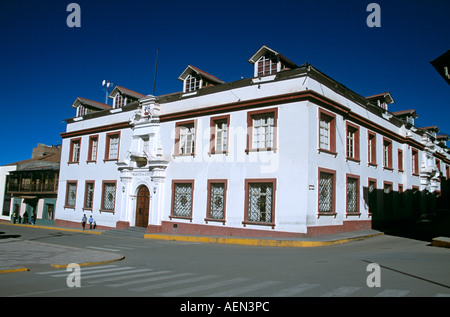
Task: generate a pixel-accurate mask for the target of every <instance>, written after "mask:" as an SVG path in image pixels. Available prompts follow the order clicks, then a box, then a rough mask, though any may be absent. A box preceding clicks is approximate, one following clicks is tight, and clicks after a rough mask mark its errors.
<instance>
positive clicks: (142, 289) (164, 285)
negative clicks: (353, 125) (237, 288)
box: [130, 275, 219, 292]
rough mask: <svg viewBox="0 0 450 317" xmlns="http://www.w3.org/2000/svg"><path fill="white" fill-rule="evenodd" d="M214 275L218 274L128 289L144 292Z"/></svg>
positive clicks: (201, 279)
mask: <svg viewBox="0 0 450 317" xmlns="http://www.w3.org/2000/svg"><path fill="white" fill-rule="evenodd" d="M216 277H219V276H218V275H203V276H199V277H193V278H187V279H184V280H177V281H172V282H165V283H159V284H153V285H149V286H143V287H137V288H131V289H130V291H135V292H145V291H150V290H155V289H160V288H164V287H170V286H178V285H182V284H187V283H194V282H200V281H204V280H208V279H211V278H216Z"/></svg>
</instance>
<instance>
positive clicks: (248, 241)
mask: <svg viewBox="0 0 450 317" xmlns="http://www.w3.org/2000/svg"><path fill="white" fill-rule="evenodd" d="M382 234H383V233H382V232H380V233H375V234H371V235H367V236H361V237H355V238H346V239H339V240H331V241H305V240H276V239H255V238H229V237H195V236H178V235H170V234H145V235H144V238H145V239H155V240H170V241H184V242H203V243H222V244H238V245H252V246H265V247H297V248H298V247H302V248H310V247H321V246H330V245H337V244H343V243H348V242H350V241H358V240H362V239H366V238H370V237H374V236H378V235H382Z"/></svg>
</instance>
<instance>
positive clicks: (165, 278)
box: [107, 271, 194, 287]
mask: <svg viewBox="0 0 450 317" xmlns="http://www.w3.org/2000/svg"><path fill="white" fill-rule="evenodd" d="M165 273H172V272H171V271H159V272H153V275H158V274H165ZM193 274H194V273H180V274H172V275H166V276H159V277H153V278H148V279H144V280H137V281H128V282H124V283H117V284H109V285H107V286H109V287H122V286H127V285H133V284H139V283H151V282H156V281H160V280H169V279H172V278H177V277H182V276H187V275H193ZM149 275H150V274H149Z"/></svg>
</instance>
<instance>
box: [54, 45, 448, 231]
mask: <svg viewBox="0 0 450 317" xmlns="http://www.w3.org/2000/svg"><path fill="white" fill-rule="evenodd" d="M249 62H250V63H251V64H253V65H254V77H252V78H248V79H242V80H238V81H234V82H230V83H225V82H223V81H221V80H220V79H218V78H217V77H215V76H213V75H211V74H208V73H206V72H204V71H202V70H199V69H198V68H196V67H193V66H190V65H189V66H188V67H187V68H186V69H185V71H184V72H183V73H182V75H181V76H180V77H179V78H178V79H179V80H180V81H182V82H183V86H182V87H183V89H182V91H181V92H178V93H172V94H168V95H163V96H158V97H155V96H152V95H148V96H144V95H141V94H138V93H136V92H133V91H130V90H128V89H124V88H122V87H116V88H117V89H114V90H113V92H112V93H111V95H110V98H112V99H114V102H113V106H112V107H111V106H108V105H106V104H100V105H98V104H97V106H96V107H95V109H94V107H92V106H91V108H90V109H91V111H90V112H89V113H86V112H85V111H84V110H83V111H82V110H80V109H84V108H88V107H89V104H88V103H86V102H83V101H82V99H81V98H78V99H77V101H76V102H75V103H74V104H73V107H75V108H77V116H76V117H74V118H71V119H67V120H66V122H67V130H66V132H65V133H62V135H61V136H62V138H63V144H62V155H61V160H62V164H61V170H60V178H59V186H58V197H59V199H58V202H57V207H56V220H55V223H56V224H59V225H65V226H79V223H80V221H81V218H82V216H83V214H86V215H87V216H88V217H89V215H93V217H94V219H95V220H96V222H97V225H98V226H99V227H100V228H114V227H117V228H126V227H129V226H140V227H146V228H147V231H148V232H166V233H189V234H211V235H224V236H229V235H235V236H286V237H288V236H297V237H298V236H307V235H319V234H327V233H335V232H342V231H351V230H360V229H367V228H371V227H372V222H375V221H380V222H381V221H384V220H400V219H410V218H414V217H415V218H420V217H422V216H425V215H426V214H429V213H433V212H434V209H433V210H431V209H427V206H428V205H426V204H425V205H424V204H423V202H424V201H427V200H429V197H432V198H431V202H432V203H433V204H435V196H436V194H439V192H440V190H441V188H440V182H439V179H438V178H439V176H443V175H444V177H446V178H449V175H448V169H449V166H450V154H449V151H448V148H447V147H446V144H445V143H446V141H447V140H446V139H444V138H439V137H438V136H436V130H435V129H433V128H430V129H418V128H416V126H415V125H414V119H415V118H417V115H416V114H415V111H409V112H405V113H397V114H396V113H392V112H390V111H389V109H388V106H389V105H390V104H391V103H393V102H394V100H393V98H392V96H391V95H390V93H382V94H378V95H374V96H371V97H367V98H365V97H362V96H360V95H358V94H357V93H355V92H353V91H351V90H350V89H348V88H346V87H345V86H344V85H342V84H340V83H339V82H337V81H336V80H334V79H332V78H330V77H328V76H327V75H325V74H324V73H322V72H321V71H319V70H317V69H316V68H314V67H313V66H311V65H308V64H304V65H302V66H297V65H296V64H294V63H293V62H291V61H290V60H288V59H287V58H286V57H284V56H282V55H281V54H279V53H278V52H276V51H274V50H272V49H270V48H268V47H266V46H263V47H262V48H261V49H260V50H258V52H257V53H256V54H255V55H254V56H252V57H251V58H250V60H249ZM122 101H123V102H122ZM89 103H90V102H89ZM445 173H447V174H445ZM427 193H428V194H427ZM430 193H431V194H430Z"/></svg>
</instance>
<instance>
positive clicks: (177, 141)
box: [173, 119, 197, 157]
mask: <svg viewBox="0 0 450 317" xmlns="http://www.w3.org/2000/svg"><path fill="white" fill-rule="evenodd" d="M190 124H193V125H194V147H193V150H192V153H185V154H182V153H180V139H181V135H180V127H181V126H185V125H190ZM196 147H197V119H194V120H187V121H181V122H176V123H175V148H174V151H173V153H174V154H173V156H174V157H176V156H192V157H195V149H196Z"/></svg>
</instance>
